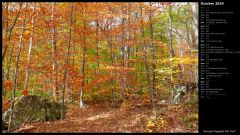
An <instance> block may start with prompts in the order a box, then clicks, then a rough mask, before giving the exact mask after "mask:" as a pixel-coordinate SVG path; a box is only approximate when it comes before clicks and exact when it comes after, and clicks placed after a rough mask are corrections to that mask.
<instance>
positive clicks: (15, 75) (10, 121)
mask: <svg viewBox="0 0 240 135" xmlns="http://www.w3.org/2000/svg"><path fill="white" fill-rule="evenodd" d="M27 7H28V3H26V6H25V15H24V20H23V24H22V31H21V34H20V41H19V46H18V51H17V55H16V67H15V74H14V83H13V91H12V92H13V97H12V104H11V113H10V116H9V123H8V132H9V133H10V132H11V126H12V119H13V113H14V112H13V111H14V102H15V97H16V89H17V78H18V63H19V58H20V54H21V47H22V46H23V33H24V31H25V27H26V18H27Z"/></svg>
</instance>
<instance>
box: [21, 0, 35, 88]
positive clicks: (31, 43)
mask: <svg viewBox="0 0 240 135" xmlns="http://www.w3.org/2000/svg"><path fill="white" fill-rule="evenodd" d="M36 5H37V3H34V7H33V13H34V12H35V9H36ZM34 27H35V17H34V15H33V17H32V32H31V37H30V43H29V50H28V61H27V67H26V78H25V84H24V90H26V91H27V88H28V80H29V65H30V59H31V53H32V46H33V36H34Z"/></svg>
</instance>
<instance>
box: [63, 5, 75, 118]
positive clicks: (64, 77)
mask: <svg viewBox="0 0 240 135" xmlns="http://www.w3.org/2000/svg"><path fill="white" fill-rule="evenodd" d="M70 6H71V11H70V18H69V26H70V27H69V38H68V46H67V52H66V63H65V67H64V76H63V89H62V103H61V120H63V119H64V96H65V88H66V81H67V72H68V69H67V68H68V57H69V55H70V46H71V34H72V28H71V27H72V14H73V4H72V3H70Z"/></svg>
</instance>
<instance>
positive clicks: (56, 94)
mask: <svg viewBox="0 0 240 135" xmlns="http://www.w3.org/2000/svg"><path fill="white" fill-rule="evenodd" d="M55 4H56V3H55V2H53V3H52V16H51V22H52V25H51V34H52V37H51V38H52V39H51V41H52V62H53V64H52V67H53V81H54V86H53V89H54V91H53V98H54V100H55V101H58V94H59V91H58V75H57V74H58V73H57V58H56V50H57V45H56V30H55V27H54V24H53V23H54V19H55V18H54V12H55Z"/></svg>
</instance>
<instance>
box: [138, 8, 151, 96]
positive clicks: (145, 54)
mask: <svg viewBox="0 0 240 135" xmlns="http://www.w3.org/2000/svg"><path fill="white" fill-rule="evenodd" d="M140 16H141V20H142V26H141V42H142V43H141V44H142V46H143V49H144V61H145V66H146V79H147V85H148V90H149V93H151V82H150V71H149V62H148V47H147V45H146V43H145V31H144V27H143V23H144V20H143V11H142V6H140ZM150 99H151V96H150Z"/></svg>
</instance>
